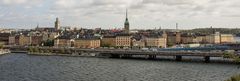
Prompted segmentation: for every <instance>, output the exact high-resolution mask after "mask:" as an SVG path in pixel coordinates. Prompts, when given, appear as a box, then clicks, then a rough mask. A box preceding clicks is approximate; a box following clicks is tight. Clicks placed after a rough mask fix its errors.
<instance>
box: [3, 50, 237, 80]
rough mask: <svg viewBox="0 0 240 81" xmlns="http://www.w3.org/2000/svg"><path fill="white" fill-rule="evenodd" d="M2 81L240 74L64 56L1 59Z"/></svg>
mask: <svg viewBox="0 0 240 81" xmlns="http://www.w3.org/2000/svg"><path fill="white" fill-rule="evenodd" d="M0 66H1V67H0V80H1V81H223V80H225V79H227V78H229V77H230V76H232V75H234V74H237V73H240V69H238V65H234V64H227V63H222V64H220V63H202V62H176V61H150V60H127V59H108V58H84V57H61V56H29V55H25V54H9V55H3V56H0Z"/></svg>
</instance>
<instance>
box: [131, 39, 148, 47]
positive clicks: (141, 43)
mask: <svg viewBox="0 0 240 81" xmlns="http://www.w3.org/2000/svg"><path fill="white" fill-rule="evenodd" d="M132 47H137V48H144V47H145V41H144V40H136V39H133V40H132Z"/></svg>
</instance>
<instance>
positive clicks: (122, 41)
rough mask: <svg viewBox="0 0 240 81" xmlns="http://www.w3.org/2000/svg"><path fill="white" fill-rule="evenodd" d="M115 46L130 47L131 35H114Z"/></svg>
mask: <svg viewBox="0 0 240 81" xmlns="http://www.w3.org/2000/svg"><path fill="white" fill-rule="evenodd" d="M116 46H118V47H131V36H116Z"/></svg>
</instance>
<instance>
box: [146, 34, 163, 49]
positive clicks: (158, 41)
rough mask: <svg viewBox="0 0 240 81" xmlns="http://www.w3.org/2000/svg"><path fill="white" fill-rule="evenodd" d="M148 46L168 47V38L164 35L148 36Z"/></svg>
mask: <svg viewBox="0 0 240 81" xmlns="http://www.w3.org/2000/svg"><path fill="white" fill-rule="evenodd" d="M146 47H149V48H151V47H156V48H166V47H167V39H166V38H164V37H162V36H151V37H147V38H146Z"/></svg>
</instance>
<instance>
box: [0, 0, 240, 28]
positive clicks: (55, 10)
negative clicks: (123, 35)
mask: <svg viewBox="0 0 240 81" xmlns="http://www.w3.org/2000/svg"><path fill="white" fill-rule="evenodd" d="M239 3H240V0H0V28H18V29H29V28H35V27H36V26H37V24H39V26H40V27H53V26H54V21H55V18H56V17H58V18H59V20H60V24H61V26H71V27H78V28H100V27H101V28H104V29H112V28H123V26H124V21H125V12H126V9H128V17H129V22H130V29H154V28H160V27H161V28H162V29H174V28H175V25H176V23H178V25H179V29H193V28H207V27H210V26H213V27H214V28H240V5H239Z"/></svg>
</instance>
